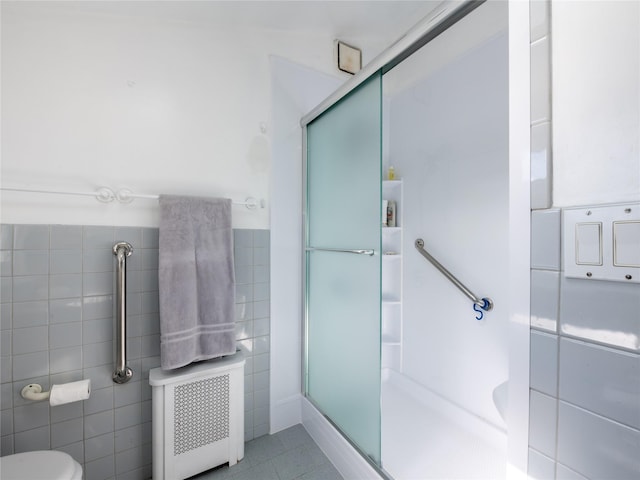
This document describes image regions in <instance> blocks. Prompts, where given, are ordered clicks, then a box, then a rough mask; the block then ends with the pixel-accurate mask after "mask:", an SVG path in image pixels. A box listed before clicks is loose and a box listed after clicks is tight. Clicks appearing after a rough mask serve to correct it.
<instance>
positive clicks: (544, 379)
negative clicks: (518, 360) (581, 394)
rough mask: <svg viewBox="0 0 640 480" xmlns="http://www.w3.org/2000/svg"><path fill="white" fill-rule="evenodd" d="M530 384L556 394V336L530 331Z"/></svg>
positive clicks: (537, 388)
mask: <svg viewBox="0 0 640 480" xmlns="http://www.w3.org/2000/svg"><path fill="white" fill-rule="evenodd" d="M530 366H531V377H530V386H531V388H532V389H534V390H537V391H539V392H542V393H546V394H547V395H551V396H553V397H557V396H558V336H557V335H549V334H546V333H542V332H536V331H533V330H532V331H531V363H530Z"/></svg>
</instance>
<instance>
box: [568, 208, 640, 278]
mask: <svg viewBox="0 0 640 480" xmlns="http://www.w3.org/2000/svg"><path fill="white" fill-rule="evenodd" d="M562 222H563V223H562V226H563V227H562V249H563V250H562V251H563V257H562V258H563V264H562V266H563V269H564V276H565V277H568V278H581V279H583V280H588V281H592V280H600V281H602V280H606V281H612V282H625V283H637V284H640V202H635V203H624V204H612V205H593V206H585V207H577V208H566V209H563V210H562Z"/></svg>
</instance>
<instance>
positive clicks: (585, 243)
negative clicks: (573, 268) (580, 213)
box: [576, 222, 602, 265]
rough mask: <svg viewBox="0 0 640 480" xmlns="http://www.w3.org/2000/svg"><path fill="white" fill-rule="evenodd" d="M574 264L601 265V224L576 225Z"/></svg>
mask: <svg viewBox="0 0 640 480" xmlns="http://www.w3.org/2000/svg"><path fill="white" fill-rule="evenodd" d="M576 263H577V264H578V265H602V223H594V222H591V223H577V224H576Z"/></svg>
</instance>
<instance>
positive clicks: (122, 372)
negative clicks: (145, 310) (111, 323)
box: [112, 242, 133, 383]
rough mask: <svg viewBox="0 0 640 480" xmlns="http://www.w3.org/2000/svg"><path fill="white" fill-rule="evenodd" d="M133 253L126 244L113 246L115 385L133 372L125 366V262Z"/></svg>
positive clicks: (124, 381)
mask: <svg viewBox="0 0 640 480" xmlns="http://www.w3.org/2000/svg"><path fill="white" fill-rule="evenodd" d="M132 253H133V247H132V246H131V244H129V243H127V242H118V243H116V244H115V245H114V246H113V254H114V255H115V256H116V257H117V259H118V269H117V273H116V276H117V278H116V289H117V291H116V297H117V298H116V303H117V306H116V310H117V311H116V321H117V325H116V342H117V353H116V369H115V371H114V372H113V376H112V378H113V381H114V382H115V383H127V382H128V381H129V380H131V377H133V370H131V368H129V367H128V366H127V260H126V258H127V257H129V256H130V255H131V254H132Z"/></svg>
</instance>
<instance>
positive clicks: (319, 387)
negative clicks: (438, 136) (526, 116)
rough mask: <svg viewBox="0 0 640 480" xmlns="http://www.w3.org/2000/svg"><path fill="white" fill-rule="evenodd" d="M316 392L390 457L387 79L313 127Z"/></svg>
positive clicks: (309, 312)
mask: <svg viewBox="0 0 640 480" xmlns="http://www.w3.org/2000/svg"><path fill="white" fill-rule="evenodd" d="M306 139H307V162H306V202H307V204H306V215H307V222H306V263H305V268H306V276H305V281H306V299H305V307H306V329H305V331H306V365H305V367H306V368H305V374H306V375H305V386H306V392H305V393H306V395H307V397H308V398H309V399H310V400H311V401H312V402H313V403H314V404H315V405H316V407H317V408H319V409H320V410H321V411H322V413H323V414H325V415H326V416H327V417H328V418H329V419H330V420H331V421H332V422H333V423H334V424H335V425H336V426H337V427H338V428H339V429H340V430H341V431H342V433H343V434H344V435H345V436H346V437H347V438H348V439H349V440H351V442H353V443H354V444H355V445H356V446H357V447H358V448H359V449H360V450H361V451H362V452H363V453H364V454H365V455H367V456H368V457H369V458H371V459H372V460H373V461H374V462H375V463H377V464H379V463H380V226H381V181H380V180H381V178H380V176H381V77H380V75H374V76H373V77H372V78H370V79H369V80H367V81H366V82H365V83H363V84H362V85H361V86H360V87H358V88H357V89H356V90H354V91H353V92H352V93H350V94H349V95H348V96H347V97H345V98H343V99H342V100H341V101H340V102H339V103H337V104H336V105H334V106H333V107H331V109H330V110H328V111H326V112H325V113H323V114H322V115H321V116H320V117H318V118H316V119H315V120H313V122H312V123H310V124H309V125H307V132H306Z"/></svg>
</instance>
